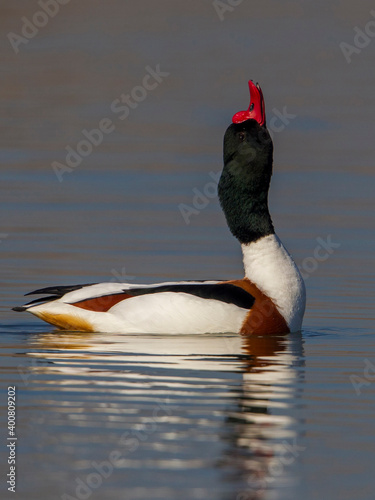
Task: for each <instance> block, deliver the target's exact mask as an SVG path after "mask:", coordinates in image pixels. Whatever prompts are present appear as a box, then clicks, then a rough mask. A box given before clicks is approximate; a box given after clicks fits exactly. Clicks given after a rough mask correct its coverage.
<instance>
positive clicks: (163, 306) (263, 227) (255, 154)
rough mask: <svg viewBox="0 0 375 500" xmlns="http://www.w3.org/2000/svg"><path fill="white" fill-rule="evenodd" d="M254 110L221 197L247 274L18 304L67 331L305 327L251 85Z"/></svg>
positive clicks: (302, 298) (229, 134)
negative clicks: (275, 218)
mask: <svg viewBox="0 0 375 500" xmlns="http://www.w3.org/2000/svg"><path fill="white" fill-rule="evenodd" d="M249 90H250V105H249V108H248V109H247V110H246V111H240V112H239V113H236V114H235V115H234V116H233V118H232V122H233V123H232V124H231V125H230V126H229V127H228V129H227V130H226V132H225V136H224V168H223V171H222V174H221V178H220V181H219V185H218V195H219V199H220V204H221V207H222V209H223V211H224V214H225V217H226V220H227V224H228V226H229V229H230V231H231V232H232V234H233V235H234V236H235V237H236V238H237V239H238V241H239V242H240V244H241V248H242V253H243V263H244V269H245V277H244V278H243V279H235V280H229V281H203V282H202V281H183V282H172V283H171V282H166V283H157V284H152V285H139V284H129V283H100V284H86V285H73V286H56V287H48V288H42V289H39V290H35V291H34V292H30V293H28V294H26V295H34V294H43V295H47V296H44V297H42V298H37V299H35V300H33V301H32V302H29V303H28V304H26V305H24V306H22V307H15V308H14V310H15V311H28V312H30V313H32V314H34V315H35V316H37V317H39V318H41V319H42V320H44V321H46V322H47V323H50V324H52V325H54V326H56V327H58V328H60V329H67V330H75V331H86V332H103V333H129V334H136V333H171V334H185V333H197V334H198V333H219V332H236V333H239V334H243V335H251V334H260V335H263V334H272V333H287V332H293V331H298V330H300V329H301V325H302V319H303V315H304V310H305V302H306V295H305V286H304V282H303V279H302V277H301V274H300V272H299V271H298V268H297V266H296V264H295V263H294V261H293V259H292V257H291V256H290V254H289V253H288V251H287V250H286V249H285V247H284V246H283V244H282V243H281V241H280V240H279V238H278V237H277V235H276V233H275V230H274V226H273V223H272V220H271V216H270V213H269V210H268V189H269V185H270V180H271V175H272V163H273V144H272V139H271V137H270V135H269V133H268V130H267V128H266V114H265V105H264V98H263V93H262V90H261V88H260V86H259V85H258V84H256V85H255V84H254V83H253V82H252V81H251V80H250V81H249Z"/></svg>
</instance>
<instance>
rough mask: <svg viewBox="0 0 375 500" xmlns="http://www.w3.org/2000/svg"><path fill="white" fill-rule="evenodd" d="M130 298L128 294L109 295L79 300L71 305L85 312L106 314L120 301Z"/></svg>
mask: <svg viewBox="0 0 375 500" xmlns="http://www.w3.org/2000/svg"><path fill="white" fill-rule="evenodd" d="M130 297H132V295H129V294H128V293H113V294H111V295H103V296H102V297H96V298H95V299H87V300H81V301H79V302H75V303H74V304H71V305H72V306H76V307H80V308H81V309H86V310H87V311H96V312H107V311H108V310H109V309H111V307H112V306H114V305H115V304H118V303H119V302H121V301H122V300H125V299H129V298H130Z"/></svg>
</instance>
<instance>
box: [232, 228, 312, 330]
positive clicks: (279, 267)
mask: <svg viewBox="0 0 375 500" xmlns="http://www.w3.org/2000/svg"><path fill="white" fill-rule="evenodd" d="M241 247H242V253H243V262H244V267H245V276H246V278H248V279H249V280H250V281H251V282H253V283H254V284H255V285H256V286H257V287H258V288H259V289H260V290H261V291H262V292H263V293H265V294H266V295H267V296H268V297H270V298H271V299H272V301H273V302H274V304H275V305H276V307H277V309H278V310H279V312H280V313H281V314H282V316H283V317H284V319H285V321H286V322H287V324H288V326H289V328H290V331H291V332H294V331H298V330H300V329H301V325H302V318H303V314H304V312H305V304H306V291H305V284H304V282H303V279H302V276H301V274H300V272H299V270H298V268H297V266H296V264H295V263H294V261H293V259H292V257H291V256H290V255H289V253H288V251H287V250H286V249H285V247H284V246H283V244H282V243H281V241H280V240H279V238H278V237H277V235H276V234H270V235H268V236H264V237H263V238H261V239H259V240H257V241H255V242H254V243H248V244H242V245H241Z"/></svg>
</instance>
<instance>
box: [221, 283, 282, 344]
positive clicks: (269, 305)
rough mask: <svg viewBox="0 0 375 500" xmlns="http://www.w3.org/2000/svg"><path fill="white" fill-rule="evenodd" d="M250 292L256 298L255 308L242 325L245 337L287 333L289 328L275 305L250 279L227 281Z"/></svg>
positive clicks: (242, 332) (241, 331)
mask: <svg viewBox="0 0 375 500" xmlns="http://www.w3.org/2000/svg"><path fill="white" fill-rule="evenodd" d="M226 283H231V284H232V285H236V286H239V287H241V288H243V289H244V290H246V292H249V293H250V294H251V295H252V296H253V297H254V298H255V302H254V305H253V307H252V308H251V309H250V311H249V312H248V314H247V316H246V318H245V321H244V322H243V324H242V327H241V330H240V333H241V334H243V335H250V334H257V335H265V334H267V333H287V332H289V327H288V325H287V324H286V321H285V319H284V318H283V317H282V315H281V314H280V312H279V311H278V309H277V307H276V306H275V304H274V303H273V302H272V299H270V298H269V297H268V296H267V295H265V294H264V293H263V292H261V291H260V290H259V288H258V287H257V286H256V285H254V283H252V282H251V281H250V280H249V279H247V278H244V279H242V280H233V281H227V282H226Z"/></svg>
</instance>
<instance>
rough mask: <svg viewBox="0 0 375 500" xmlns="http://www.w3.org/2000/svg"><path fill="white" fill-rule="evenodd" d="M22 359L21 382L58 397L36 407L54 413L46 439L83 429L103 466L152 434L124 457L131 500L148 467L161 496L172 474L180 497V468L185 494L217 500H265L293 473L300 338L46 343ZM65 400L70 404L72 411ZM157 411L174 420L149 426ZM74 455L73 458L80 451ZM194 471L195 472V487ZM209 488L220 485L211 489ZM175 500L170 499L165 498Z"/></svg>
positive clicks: (36, 343)
mask: <svg viewBox="0 0 375 500" xmlns="http://www.w3.org/2000/svg"><path fill="white" fill-rule="evenodd" d="M24 359H26V360H27V359H29V361H30V359H31V360H32V363H31V366H30V363H29V367H28V369H29V371H30V375H29V378H28V381H29V382H35V387H34V391H43V390H44V387H48V389H49V390H51V389H53V390H54V391H55V392H54V394H53V396H51V402H49V401H48V400H44V404H45V405H47V406H46V408H48V405H50V411H49V413H48V418H47V417H46V415H47V414H46V412H45V410H43V411H41V414H40V415H39V420H38V422H39V424H38V425H40V426H41V425H42V426H43V429H44V431H43V432H44V433H46V434H48V433H49V432H53V431H52V430H51V429H50V428H49V426H50V425H52V424H53V423H58V424H59V425H62V424H64V425H68V426H69V429H70V431H69V432H70V434H65V435H61V436H60V443H64V442H65V441H69V440H70V439H72V437H71V436H74V435H75V432H77V433H78V434H79V433H80V432H81V429H82V427H84V428H86V429H91V430H90V432H93V435H95V440H96V442H99V443H101V446H102V449H101V451H100V452H99V456H104V457H105V456H108V453H109V452H110V451H111V450H113V449H117V447H118V441H119V436H121V435H122V434H123V433H124V431H125V432H130V433H132V432H133V430H134V429H139V428H142V426H143V425H149V423H150V422H151V423H152V425H153V428H154V431H153V432H152V433H151V434H148V435H147V440H146V441H145V442H144V443H142V442H140V443H139V447H138V448H137V450H135V451H133V452H132V453H130V454H129V453H125V452H124V451H123V450H121V449H120V452H121V453H122V455H123V459H122V461H120V462H119V464H118V467H119V468H120V469H121V468H122V469H123V470H132V471H133V472H132V478H131V479H129V478H128V480H127V487H128V488H129V489H128V490H127V492H126V493H127V494H128V495H129V496H130V497H131V495H132V491H133V490H132V488H137V487H138V486H137V485H138V483H139V481H141V478H140V476H139V474H141V472H139V473H138V471H142V470H143V467H144V465H142V464H145V463H150V460H151V461H152V468H153V470H154V472H152V471H151V470H150V469H148V484H149V485H150V488H151V487H152V485H153V484H154V483H155V484H156V485H158V484H159V482H160V479H159V477H160V474H159V473H158V471H159V472H160V470H163V471H164V474H167V472H166V470H170V474H171V475H170V477H169V476H168V475H166V478H167V479H166V480H168V482H169V486H170V488H171V491H172V490H173V488H172V486H171V484H172V483H173V481H175V482H176V483H177V484H178V488H180V487H181V488H182V486H181V484H182V482H184V481H185V480H186V479H184V478H185V476H184V475H183V471H184V470H185V468H186V470H187V471H189V474H190V475H191V478H192V479H191V481H190V480H189V481H188V482H187V484H185V488H191V485H192V484H195V483H196V484H198V483H199V481H203V478H205V479H204V481H203V482H202V484H201V485H200V491H203V490H205V488H207V492H208V493H209V495H211V497H212V498H220V500H222V499H223V500H227V499H230V500H266V499H268V498H269V494H270V493H278V492H279V491H280V490H281V489H282V486H283V485H284V484H286V483H288V481H290V479H291V473H290V466H291V465H292V464H293V462H294V461H295V460H296V459H298V454H299V450H300V448H299V442H298V437H297V431H296V425H295V424H296V423H295V420H294V418H293V408H294V406H295V404H296V402H297V401H298V390H299V387H300V384H299V382H300V380H301V377H303V355H302V337H301V335H300V334H288V335H284V336H283V335H277V336H272V335H269V336H263V337H261V336H251V337H247V338H242V337H240V336H238V335H231V334H228V335H199V336H197V335H185V336H171V335H164V336H162V335H147V336H146V335H134V336H131V335H130V336H129V335H102V334H100V335H99V334H90V333H85V334H82V333H74V332H48V333H43V334H38V335H33V336H31V337H29V342H28V348H27V352H26V353H25V358H24ZM72 390H74V392H73V393H72V392H71V391H72ZM77 390H78V391H82V392H76V391H77ZM69 391H70V392H69ZM72 394H76V395H77V396H74V397H76V398H78V399H76V400H75V403H74V404H73V403H70V400H71V399H72ZM161 399H162V400H163V401H169V404H170V405H171V406H170V408H172V409H171V411H168V413H167V414H163V415H161V416H160V417H161V418H160V420H157V421H151V420H150V419H151V415H152V412H153V409H154V407H155V405H156V404H158V402H159V401H160V400H161ZM56 401H59V405H58V404H57V403H56ZM64 401H65V403H64ZM79 402H80V404H79ZM63 405H64V408H63ZM98 409H101V410H100V411H101V413H100V412H99V413H98ZM63 410H64V411H63ZM78 425H79V426H80V427H77V428H75V426H78ZM100 429H102V430H100ZM105 432H110V433H111V434H110V436H113V438H112V437H111V438H110V439H113V441H110V442H109V441H108V439H109V438H108V434H105ZM101 435H102V436H103V437H101ZM40 439H41V440H42V441H43V440H47V439H48V436H44V435H43V436H42V437H40ZM75 441H76V440H75ZM108 447H109V448H108ZM76 448H77V449H76V451H75V456H77V457H78V456H79V453H80V451H79V445H78V444H76ZM161 450H162V451H161ZM168 450H169V451H168ZM214 450H215V451H214ZM61 456H62V457H63V455H61ZM150 457H152V458H150ZM95 459H96V458H95ZM88 463H89V461H88ZM191 464H196V465H194V467H196V468H197V472H196V475H194V473H193V471H192V469H191V467H192V465H191ZM75 466H76V465H75V463H74V461H73V462H70V463H69V464H65V463H61V464H60V469H63V468H64V467H72V470H73V469H74V467H75ZM176 467H177V469H176ZM88 471H90V469H88ZM136 471H137V472H136ZM176 471H181V474H182V475H181V477H180V476H179V475H178V473H177V472H176ZM213 471H215V474H216V476H215V474H214V475H213ZM217 474H219V478H220V480H219V484H218V482H217ZM211 476H212V477H216V480H215V481H214V480H213V479H212V481H214V482H213V483H212V484H211V483H210V479H208V478H210V477H211ZM201 478H202V479H201ZM73 479H74V477H73ZM132 481H133V483H132ZM109 484H110V482H109V483H108V485H109ZM154 486H155V485H154ZM176 487H177V486H176ZM215 488H217V489H218V492H217V493H215V492H214V489H215ZM219 492H221V493H222V494H221V493H220V494H219ZM104 493H105V492H104V490H103V495H104ZM208 493H207V494H208ZM147 495H148V493H147V494H146V493H145V499H146V498H149V497H147ZM175 495H176V492H175V491H174V490H173V491H172V493H171V494H170V496H165V498H175ZM218 495H219V496H218ZM104 496H105V495H104ZM189 498H190V497H189ZM273 498H278V496H275V495H274V497H273Z"/></svg>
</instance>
